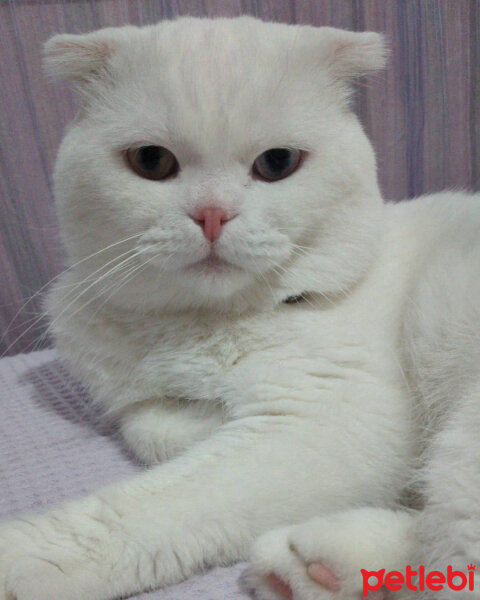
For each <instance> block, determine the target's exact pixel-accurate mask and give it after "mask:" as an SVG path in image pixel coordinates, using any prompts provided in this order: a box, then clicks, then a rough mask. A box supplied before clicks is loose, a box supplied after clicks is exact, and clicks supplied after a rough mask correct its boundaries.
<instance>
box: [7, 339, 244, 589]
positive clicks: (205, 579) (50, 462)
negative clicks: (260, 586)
mask: <svg viewBox="0 0 480 600" xmlns="http://www.w3.org/2000/svg"><path fill="white" fill-rule="evenodd" d="M140 470H141V467H139V466H136V465H135V464H134V463H133V462H132V461H131V460H130V459H129V457H128V456H127V455H126V453H125V452H124V450H123V448H122V446H121V444H120V442H119V440H118V439H116V437H115V432H114V430H113V429H112V428H110V427H108V426H105V425H104V424H102V423H101V422H100V420H99V418H98V414H96V412H95V410H94V408H93V407H92V405H91V403H90V402H89V400H88V396H87V395H86V393H85V392H84V391H83V390H82V388H81V387H80V386H79V385H78V384H77V383H75V382H74V381H72V379H71V378H70V377H69V376H68V374H67V372H66V371H65V369H64V367H63V366H62V364H61V362H60V361H59V359H58V357H57V355H56V352H55V351H54V350H44V351H41V352H33V353H31V354H21V355H18V356H16V357H12V358H4V359H3V360H0V519H4V518H8V517H12V516H14V515H16V514H18V513H24V512H26V511H32V510H34V511H40V510H44V509H46V508H47V507H50V506H52V505H54V504H56V503H58V502H60V501H63V500H67V499H71V498H75V497H78V496H80V495H82V494H87V493H88V492H91V491H93V490H95V489H96V488H98V487H99V486H101V485H105V484H107V483H110V482H112V481H114V480H115V479H118V478H120V477H125V476H128V475H132V474H134V473H136V472H138V471H140ZM241 571H242V565H237V566H235V567H232V568H219V569H214V570H213V571H210V572H209V573H207V574H205V575H198V576H196V577H193V578H192V579H190V580H189V581H186V582H184V583H182V584H180V585H177V586H174V587H171V588H169V589H166V590H161V591H156V592H153V593H151V594H141V595H140V596H137V598H141V599H142V600H157V599H161V600H242V599H243V600H246V598H248V596H247V595H246V594H245V593H242V592H241V591H240V588H239V583H238V577H239V575H240V573H241Z"/></svg>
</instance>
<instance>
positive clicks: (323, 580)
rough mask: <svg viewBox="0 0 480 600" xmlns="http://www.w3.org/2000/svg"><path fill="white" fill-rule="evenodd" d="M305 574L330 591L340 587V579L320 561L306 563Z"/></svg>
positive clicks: (335, 590)
mask: <svg viewBox="0 0 480 600" xmlns="http://www.w3.org/2000/svg"><path fill="white" fill-rule="evenodd" d="M307 575H308V576H309V577H311V578H312V579H313V581H315V582H316V583H319V584H320V585H323V587H326V588H327V590H330V591H331V592H338V590H339V589H340V579H339V578H338V577H337V576H336V575H335V574H334V573H333V571H331V570H330V569H328V568H327V567H326V566H325V565H322V563H312V564H310V565H308V567H307Z"/></svg>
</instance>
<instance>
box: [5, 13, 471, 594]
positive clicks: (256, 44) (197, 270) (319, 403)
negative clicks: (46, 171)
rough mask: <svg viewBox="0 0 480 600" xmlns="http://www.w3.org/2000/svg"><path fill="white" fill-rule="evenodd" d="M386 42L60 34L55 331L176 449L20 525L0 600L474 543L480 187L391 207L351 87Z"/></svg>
mask: <svg viewBox="0 0 480 600" xmlns="http://www.w3.org/2000/svg"><path fill="white" fill-rule="evenodd" d="M384 54H385V52H384V45H383V41H382V38H381V36H380V35H378V34H375V33H351V32H346V31H340V30H335V29H330V28H318V29H317V28H312V27H306V26H287V25H281V24H274V23H262V22H260V21H258V20H255V19H252V18H240V19H233V20H228V19H218V20H199V19H180V20H178V21H172V22H162V23H160V24H158V25H155V26H151V27H144V28H140V29H139V28H136V27H124V28H121V29H105V30H101V31H98V32H95V33H92V34H88V35H82V36H74V35H60V36H56V37H54V38H53V39H52V40H50V41H49V42H48V43H47V46H46V64H47V67H48V69H49V70H50V71H51V72H53V74H54V75H55V76H56V77H58V78H63V79H71V80H73V81H74V83H75V86H76V88H77V90H78V95H79V98H80V103H81V109H80V111H79V114H78V116H77V118H76V120H75V121H74V123H73V124H72V125H71V126H70V128H69V129H68V131H67V134H66V136H65V139H64V141H63V143H62V145H61V148H60V151H59V156H58V161H57V166H56V173H55V179H56V197H57V203H58V211H59V218H60V222H61V228H62V232H63V238H64V242H65V246H66V249H67V252H68V257H69V264H70V267H69V269H68V270H67V271H66V272H65V273H64V274H63V275H62V277H61V278H60V281H59V283H58V284H57V285H56V286H55V289H54V290H53V292H52V294H51V296H50V299H49V307H50V312H51V315H52V328H53V330H54V331H55V335H56V338H57V341H58V346H59V348H60V350H61V352H62V354H63V356H64V357H65V358H66V359H67V360H68V361H69V363H70V365H71V368H72V369H73V370H74V372H75V373H76V374H77V375H78V376H79V377H80V378H81V379H82V380H83V381H84V382H86V383H87V384H88V385H89V386H90V389H91V391H92V394H93V396H94V397H95V398H96V399H97V400H98V402H100V403H102V405H103V407H104V408H105V411H106V412H107V413H109V414H111V415H114V416H115V417H116V418H117V419H118V420H119V423H120V426H121V430H122V432H123V435H124V438H125V440H126V442H127V443H128V445H129V446H130V448H131V449H132V450H133V452H134V453H135V454H136V455H137V456H138V458H139V459H140V460H141V461H143V462H145V463H158V462H161V461H165V459H172V460H168V461H166V462H164V463H163V464H161V465H159V466H156V467H155V468H153V469H150V470H148V471H147V472H145V473H144V474H142V475H140V476H138V477H136V478H135V479H133V480H131V481H127V482H120V483H118V484H116V485H112V486H110V487H108V488H106V489H102V490H100V491H99V492H98V493H96V494H94V495H92V496H90V497H87V498H84V499H80V500H78V501H75V502H71V503H69V504H67V505H65V506H63V507H61V508H58V509H56V510H54V511H53V512H51V513H48V514H46V515H41V516H38V515H36V516H31V517H30V518H29V519H19V520H17V521H14V522H11V523H6V524H3V525H2V526H1V527H0V600H13V599H15V600H52V599H56V600H59V599H61V600H85V599H87V598H88V599H89V600H111V599H113V598H116V597H118V596H120V595H127V594H131V593H134V592H138V591H140V590H145V589H151V588H154V587H157V586H165V585H169V584H173V583H175V582H178V581H180V580H181V579H184V578H186V577H188V576H190V575H191V574H193V573H194V572H195V571H197V570H198V569H200V568H201V567H204V566H208V565H213V564H225V563H231V562H233V561H236V560H239V559H242V558H245V557H247V556H248V554H249V551H250V548H251V546H252V542H254V540H255V539H256V538H259V537H260V539H259V540H258V541H257V542H256V543H255V544H254V546H253V552H252V561H251V567H250V569H249V580H250V582H251V584H252V585H253V586H254V587H255V588H256V592H257V596H258V597H259V598H261V599H264V600H272V599H274V598H280V597H281V592H282V589H281V586H279V585H276V583H277V584H278V583H279V581H278V580H279V579H281V580H283V582H284V584H283V591H284V592H286V593H287V594H290V593H292V594H293V596H294V598H295V600H326V599H334V598H342V599H349V600H352V599H353V598H357V597H359V595H360V594H361V593H362V585H363V579H362V575H361V572H360V569H366V570H378V569H386V570H387V571H389V570H392V569H404V568H405V566H406V564H407V563H410V564H412V565H418V564H420V563H421V564H423V565H425V566H426V568H428V569H432V568H436V567H438V568H440V569H442V570H443V571H444V570H445V568H446V565H447V564H450V565H453V566H454V567H455V568H458V569H460V570H462V571H466V566H467V563H470V562H472V561H473V562H475V561H478V560H480V514H479V512H480V509H479V502H478V495H479V492H480V464H479V460H478V448H479V441H478V431H479V421H480V410H478V408H477V402H478V397H479V395H480V379H479V376H478V364H479V358H480V357H479V354H480V344H479V339H478V338H479V333H480V308H479V299H480V277H479V271H480V260H479V259H480V245H479V244H478V243H477V239H478V233H479V231H480V199H479V198H478V197H474V196H471V197H470V196H467V195H463V194H453V193H445V194H440V195H437V196H432V197H427V198H423V199H420V200H417V201H415V202H408V203H401V204H398V205H392V204H387V205H385V204H383V202H382V199H381V196H380V193H379V190H378V187H377V181H376V171H375V159H374V154H373V151H372V149H371V146H370V144H369V142H368V140H367V138H366V136H365V134H364V133H363V131H362V128H361V126H360V125H359V123H358V121H357V119H356V117H355V116H354V115H353V113H352V112H351V110H350V107H349V95H350V89H351V81H352V78H353V77H355V76H358V75H363V74H365V73H368V72H370V71H372V70H375V69H378V68H380V67H381V66H382V65H383V62H384ZM287 299H290V300H291V301H288V302H286V300H287ZM292 300H293V301H292ZM421 454H422V456H423V463H422V464H424V465H425V467H424V468H423V470H421V472H420V475H418V477H417V479H418V480H419V482H420V484H421V486H422V490H423V494H424V501H425V510H424V511H423V512H419V513H416V512H413V511H408V510H406V509H402V508H401V506H400V500H401V498H402V496H404V495H405V494H404V491H405V487H406V486H407V484H408V482H409V481H410V479H411V475H412V469H413V467H415V465H416V463H417V462H418V457H419V456H420V455H421ZM312 518H314V520H313V521H310V522H307V523H306V524H304V525H302V524H299V523H301V522H303V521H306V520H308V519H312ZM279 527H280V529H275V528H279ZM269 530H274V531H273V532H271V533H266V535H265V536H262V534H263V533H265V532H268V531H269ZM310 563H314V565H315V564H316V567H315V568H316V569H317V570H316V577H317V579H319V580H320V583H316V582H314V581H313V579H312V578H311V577H310V576H309V575H308V574H307V567H308V565H310ZM317 563H320V565H318V564H317ZM319 569H320V571H319ZM322 569H323V571H322ZM310 572H311V573H313V574H315V572H314V571H312V569H310ZM319 573H320V575H319ZM322 573H323V575H322ZM272 574H275V576H276V577H277V578H278V579H277V580H274V579H273V577H272V576H271V575H272ZM275 582H276V583H275ZM322 583H323V584H322ZM275 590H277V591H275ZM407 592H408V590H407ZM428 594H430V595H428ZM452 594H453V595H452ZM462 594H465V597H475V596H474V592H468V591H464V592H452V591H451V590H450V589H447V588H446V587H445V589H444V590H443V591H439V592H431V591H430V592H429V591H428V590H427V591H426V592H425V595H426V597H429V598H435V599H439V598H451V597H452V598H453V597H454V598H458V599H460V598H463V597H464V596H463V595H462ZM469 594H470V595H469ZM472 594H473V596H472ZM479 594H480V591H477V596H476V597H478V596H479ZM416 597H417V596H416Z"/></svg>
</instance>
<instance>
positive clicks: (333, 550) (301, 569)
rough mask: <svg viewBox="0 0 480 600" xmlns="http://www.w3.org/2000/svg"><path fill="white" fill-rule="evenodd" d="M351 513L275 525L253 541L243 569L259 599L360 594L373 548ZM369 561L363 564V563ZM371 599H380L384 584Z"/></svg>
mask: <svg viewBox="0 0 480 600" xmlns="http://www.w3.org/2000/svg"><path fill="white" fill-rule="evenodd" d="M352 515H353V517H355V513H353V512H352V513H348V512H346V513H340V514H338V515H332V516H330V517H321V518H317V519H314V520H312V521H309V522H307V523H303V524H301V525H293V526H291V527H285V528H282V529H277V530H274V531H272V532H269V533H267V534H266V535H263V536H262V537H261V538H259V540H258V541H257V542H256V543H255V544H254V546H253V549H252V553H251V557H250V565H249V567H248V569H247V572H246V573H245V575H244V577H245V581H246V584H247V586H248V587H250V589H252V590H253V591H254V594H255V598H256V599H257V600H280V599H281V600H285V599H293V600H360V599H361V598H363V596H362V587H363V586H362V584H363V580H362V575H361V571H360V570H361V568H363V567H367V568H368V566H369V561H370V560H371V553H370V552H369V548H368V547H367V546H368V545H369V544H365V543H364V542H365V536H363V537H361V536H360V535H359V534H360V532H361V530H362V528H363V527H362V524H360V525H359V524H358V523H356V522H355V521H354V519H352ZM364 561H367V564H365V563H364ZM368 598H369V600H370V598H371V600H374V599H375V600H384V599H385V598H386V593H385V590H384V589H380V590H377V591H375V592H371V593H370V594H369V596H368Z"/></svg>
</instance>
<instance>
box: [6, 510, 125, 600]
mask: <svg viewBox="0 0 480 600" xmlns="http://www.w3.org/2000/svg"><path fill="white" fill-rule="evenodd" d="M109 529H110V523H108V521H105V520H102V519H101V518H100V519H99V517H98V511H97V514H96V515H95V511H92V514H91V515H90V516H89V515H87V514H85V513H83V514H81V515H80V514H75V511H74V510H72V509H71V508H70V509H69V510H58V511H55V512H54V513H50V514H48V515H40V516H32V517H29V518H25V519H17V520H15V521H12V522H9V523H4V524H0V600H87V599H88V600H109V599H110V598H113V597H115V595H116V588H117V583H118V580H115V578H112V570H111V566H112V564H115V561H117V560H118V559H119V556H118V551H119V548H120V549H122V546H121V545H120V547H118V546H117V543H118V541H119V540H118V536H117V535H116V534H115V532H114V531H112V530H111V529H110V532H109ZM108 532H109V534H108Z"/></svg>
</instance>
